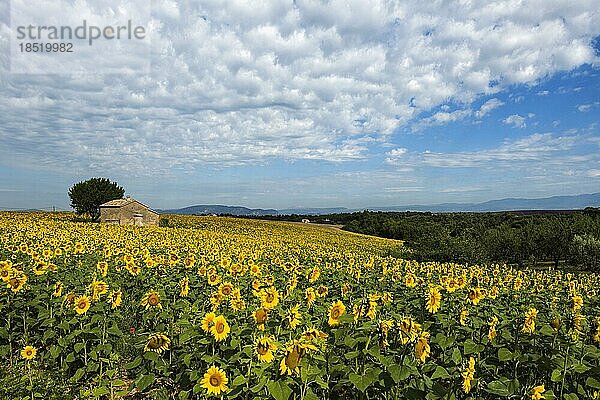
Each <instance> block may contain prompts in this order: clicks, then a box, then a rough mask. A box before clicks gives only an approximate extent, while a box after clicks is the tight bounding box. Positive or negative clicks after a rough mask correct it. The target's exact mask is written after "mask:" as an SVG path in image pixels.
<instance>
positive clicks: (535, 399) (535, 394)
mask: <svg viewBox="0 0 600 400" xmlns="http://www.w3.org/2000/svg"><path fill="white" fill-rule="evenodd" d="M545 391H546V388H544V385H540V386H536V387H534V388H533V389H532V390H531V400H540V399H544V398H545V397H544V396H543V395H542V394H543V393H544V392H545Z"/></svg>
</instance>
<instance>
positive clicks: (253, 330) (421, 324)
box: [0, 212, 600, 400]
mask: <svg viewBox="0 0 600 400" xmlns="http://www.w3.org/2000/svg"><path fill="white" fill-rule="evenodd" d="M73 218H74V216H73V215H72V214H69V213H64V214H55V213H8V212H2V213H0V276H1V277H2V280H3V282H4V285H3V286H2V287H1V288H0V398H2V399H4V398H7V399H27V398H29V399H31V398H44V399H73V398H77V399H92V398H101V399H121V398H123V399H140V398H147V399H157V400H159V399H196V398H205V397H210V396H215V397H217V398H220V397H223V398H229V399H238V398H242V399H269V398H274V399H277V400H280V399H311V400H314V399H338V398H343V399H355V398H365V399H366V398H369V399H468V398H472V399H498V398H513V399H525V398H534V399H535V398H538V399H539V398H545V399H553V398H564V399H584V398H586V399H587V398H594V396H598V393H599V392H600V379H599V378H598V377H599V376H600V348H599V345H600V320H599V319H598V317H600V315H599V312H598V310H600V299H599V297H598V295H599V292H598V291H599V288H600V276H599V275H597V274H581V275H572V274H566V273H564V272H561V271H553V270H551V269H545V270H528V271H522V270H518V269H516V268H513V267H509V266H506V265H497V264H493V265H475V264H473V265H464V264H456V263H436V262H422V263H419V262H416V261H411V260H405V259H401V258H396V257H391V256H389V254H403V253H402V252H403V250H402V243H401V242H400V241H396V240H390V239H382V238H377V237H372V236H366V235H360V234H352V233H348V232H344V231H341V230H339V228H337V227H332V226H330V225H327V226H319V225H313V224H301V223H297V224H296V223H286V222H271V221H258V220H249V219H237V218H228V217H193V216H168V217H167V218H168V220H169V221H168V224H169V226H170V227H166V228H159V227H146V228H136V227H129V226H105V225H100V224H92V223H85V222H73ZM405 254H409V253H405ZM28 346H31V347H28ZM539 396H543V397H539Z"/></svg>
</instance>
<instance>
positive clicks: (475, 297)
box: [469, 287, 485, 305]
mask: <svg viewBox="0 0 600 400" xmlns="http://www.w3.org/2000/svg"><path fill="white" fill-rule="evenodd" d="M484 297H485V294H484V293H483V291H482V290H481V289H480V288H479V287H474V288H471V290H469V301H470V302H471V303H473V304H474V305H477V304H479V302H480V301H481V300H483V298H484Z"/></svg>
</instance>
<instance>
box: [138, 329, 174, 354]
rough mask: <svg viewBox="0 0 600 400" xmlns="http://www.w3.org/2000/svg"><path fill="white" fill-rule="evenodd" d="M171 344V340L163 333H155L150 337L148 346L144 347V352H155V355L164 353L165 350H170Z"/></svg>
mask: <svg viewBox="0 0 600 400" xmlns="http://www.w3.org/2000/svg"><path fill="white" fill-rule="evenodd" d="M170 344H171V339H169V338H168V337H167V336H165V335H163V334H162V333H155V334H153V335H150V337H149V338H148V341H147V342H146V346H145V347H144V351H153V352H155V353H159V354H160V353H162V352H163V351H165V350H169V345H170Z"/></svg>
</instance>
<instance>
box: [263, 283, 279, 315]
mask: <svg viewBox="0 0 600 400" xmlns="http://www.w3.org/2000/svg"><path fill="white" fill-rule="evenodd" d="M260 298H261V303H262V304H261V305H262V307H263V308H266V309H269V310H272V309H274V308H275V307H277V304H279V292H278V291H277V289H275V288H274V287H273V286H271V287H268V288H267V289H264V290H263V291H262V293H261V296H260Z"/></svg>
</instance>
